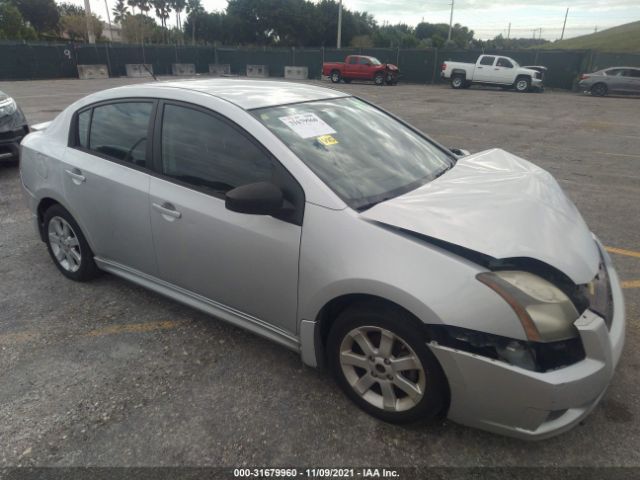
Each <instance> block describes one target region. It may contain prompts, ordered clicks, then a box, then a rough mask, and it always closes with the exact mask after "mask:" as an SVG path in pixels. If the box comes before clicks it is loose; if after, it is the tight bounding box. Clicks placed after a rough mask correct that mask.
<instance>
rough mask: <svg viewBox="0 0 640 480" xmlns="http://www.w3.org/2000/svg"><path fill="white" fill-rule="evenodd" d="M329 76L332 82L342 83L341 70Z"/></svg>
mask: <svg viewBox="0 0 640 480" xmlns="http://www.w3.org/2000/svg"><path fill="white" fill-rule="evenodd" d="M329 76H330V78H331V82H333V83H340V79H341V76H340V71H339V70H333V71H332V72H331V75H329Z"/></svg>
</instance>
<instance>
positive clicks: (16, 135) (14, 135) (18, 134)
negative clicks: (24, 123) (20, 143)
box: [0, 128, 26, 141]
mask: <svg viewBox="0 0 640 480" xmlns="http://www.w3.org/2000/svg"><path fill="white" fill-rule="evenodd" d="M24 135H26V132H25V130H23V129H22V128H19V129H18V130H9V131H8V132H0V141H9V140H14V139H15V140H21V139H22V137H23V136H24Z"/></svg>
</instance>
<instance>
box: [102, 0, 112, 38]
mask: <svg viewBox="0 0 640 480" xmlns="http://www.w3.org/2000/svg"><path fill="white" fill-rule="evenodd" d="M104 8H105V9H106V10H107V23H109V38H111V41H112V42H113V29H112V28H111V15H109V4H108V3H107V0H104Z"/></svg>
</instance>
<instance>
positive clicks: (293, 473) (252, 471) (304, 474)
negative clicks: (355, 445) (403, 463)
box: [233, 468, 399, 478]
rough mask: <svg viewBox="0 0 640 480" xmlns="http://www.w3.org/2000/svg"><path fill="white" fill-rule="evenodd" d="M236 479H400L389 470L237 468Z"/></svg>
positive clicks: (235, 471)
mask: <svg viewBox="0 0 640 480" xmlns="http://www.w3.org/2000/svg"><path fill="white" fill-rule="evenodd" d="M233 476H234V477H235V478H265V477H274V478H278V477H279V478H296V477H301V478H357V477H362V478H399V473H398V471H397V470H394V469H389V468H304V469H296V468H235V469H234V470H233Z"/></svg>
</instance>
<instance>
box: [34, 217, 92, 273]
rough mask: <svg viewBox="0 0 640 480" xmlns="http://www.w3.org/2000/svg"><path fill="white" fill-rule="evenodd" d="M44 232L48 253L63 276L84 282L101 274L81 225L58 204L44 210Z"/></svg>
mask: <svg viewBox="0 0 640 480" xmlns="http://www.w3.org/2000/svg"><path fill="white" fill-rule="evenodd" d="M44 233H45V239H46V243H47V250H49V255H51V259H52V260H53V263H55V265H56V267H58V270H60V272H61V273H62V274H63V275H64V276H65V277H67V278H69V279H71V280H75V281H77V282H85V281H87V280H91V279H92V278H95V277H96V276H97V275H98V274H99V273H100V271H99V270H98V267H97V266H96V264H95V262H94V261H93V252H92V251H91V247H89V244H88V243H87V240H86V239H85V237H84V235H83V234H82V231H81V230H80V227H79V226H78V224H77V222H76V221H75V220H74V218H73V217H72V216H71V214H70V213H69V212H68V211H67V210H66V209H65V208H63V207H62V206H61V205H53V206H51V207H49V209H47V211H46V212H45V214H44Z"/></svg>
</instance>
